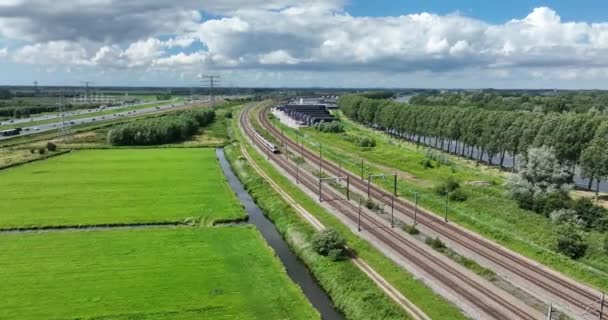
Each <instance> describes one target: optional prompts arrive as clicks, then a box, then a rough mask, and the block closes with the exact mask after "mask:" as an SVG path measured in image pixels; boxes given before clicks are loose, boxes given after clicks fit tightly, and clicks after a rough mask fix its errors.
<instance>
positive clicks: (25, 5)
mask: <svg viewBox="0 0 608 320" xmlns="http://www.w3.org/2000/svg"><path fill="white" fill-rule="evenodd" d="M15 18H16V19H15ZM201 73H215V74H221V75H222V79H223V80H224V83H225V84H233V85H237V86H273V87H310V86H324V87H424V88H455V87H457V88H480V87H494V88H567V89H578V88H581V89H608V1H599V0H595V1H592V0H579V1H566V0H559V1H523V0H514V1H473V0H451V1H447V0H444V1H438V0H426V1H423V0H410V1H396V0H375V1H356V0H346V1H344V0H307V1H301V0H272V1H269V0H230V1H226V0H206V1H198V0H146V1H124V0H103V1H101V0H88V1H79V2H74V1H72V0H11V1H9V2H8V3H6V2H5V3H4V4H3V5H0V85H3V84H31V83H32V82H33V81H35V80H37V81H39V83H41V84H58V85H79V84H80V83H81V82H82V81H85V80H86V81H94V82H95V83H96V84H98V85H145V86H181V85H183V86H194V85H197V84H200V80H199V78H198V76H199V74H201Z"/></svg>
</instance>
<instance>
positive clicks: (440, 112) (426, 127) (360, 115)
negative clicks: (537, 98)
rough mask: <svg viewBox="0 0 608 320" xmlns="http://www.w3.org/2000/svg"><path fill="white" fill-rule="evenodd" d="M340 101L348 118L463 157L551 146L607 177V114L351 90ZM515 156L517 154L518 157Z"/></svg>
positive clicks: (564, 159)
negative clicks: (418, 100)
mask: <svg viewBox="0 0 608 320" xmlns="http://www.w3.org/2000/svg"><path fill="white" fill-rule="evenodd" d="M338 105H339V107H340V109H341V110H342V111H343V112H344V114H345V115H346V116H347V117H349V118H350V119H352V120H354V121H357V122H359V123H362V124H365V125H367V126H371V127H374V128H376V129H380V130H385V131H386V132H387V133H390V134H393V135H399V136H401V137H404V138H407V139H409V140H412V141H414V142H416V143H417V144H421V143H424V141H425V139H424V138H425V137H426V138H427V140H426V141H428V139H430V141H433V146H434V147H437V148H440V149H446V147H447V150H450V152H452V153H455V154H458V155H460V156H463V157H471V158H472V157H473V155H474V151H476V154H475V156H476V157H478V159H479V160H481V159H482V158H483V157H484V156H486V157H487V158H488V159H490V160H489V163H490V164H492V163H494V164H496V165H498V166H500V167H501V168H502V167H503V163H504V159H505V155H507V154H508V155H510V156H511V157H512V158H513V159H515V156H516V155H522V156H524V157H525V156H526V154H527V151H528V149H530V148H533V147H540V146H547V147H549V148H551V149H553V151H554V152H555V156H556V157H557V159H558V160H559V162H560V164H561V165H562V166H563V167H564V168H565V169H567V170H568V171H569V172H571V173H572V175H574V172H575V169H576V168H577V166H578V167H580V168H581V169H582V174H583V176H584V177H586V178H590V182H589V187H590V188H591V182H592V181H593V179H595V181H597V182H598V184H599V181H601V180H606V179H607V178H608V120H607V119H606V118H605V117H601V116H597V115H591V114H575V113H557V112H553V113H547V114H544V113H535V112H528V111H497V110H486V109H480V108H475V107H446V106H420V105H411V104H407V103H399V102H394V101H389V100H381V99H369V98H366V97H363V96H360V95H347V96H343V97H341V98H340V99H339V101H338ZM514 161H515V160H514Z"/></svg>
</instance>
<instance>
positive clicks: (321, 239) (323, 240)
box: [311, 229, 346, 261]
mask: <svg viewBox="0 0 608 320" xmlns="http://www.w3.org/2000/svg"><path fill="white" fill-rule="evenodd" d="M311 245H312V248H313V250H315V252H317V253H318V254H320V255H322V256H327V257H329V258H331V259H332V260H334V261H335V260H339V259H340V258H342V257H343V256H344V254H345V253H346V250H345V248H344V246H345V245H346V240H344V238H343V237H342V235H340V233H338V231H336V230H335V229H325V230H321V231H319V232H317V233H315V234H314V235H313V237H312V241H311Z"/></svg>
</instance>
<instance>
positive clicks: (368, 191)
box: [367, 174, 372, 200]
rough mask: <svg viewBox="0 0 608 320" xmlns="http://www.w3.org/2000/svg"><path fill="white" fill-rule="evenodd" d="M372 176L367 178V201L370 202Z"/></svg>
mask: <svg viewBox="0 0 608 320" xmlns="http://www.w3.org/2000/svg"><path fill="white" fill-rule="evenodd" d="M371 180H372V175H371V174H370V175H368V176H367V199H368V200H369V193H370V186H371Z"/></svg>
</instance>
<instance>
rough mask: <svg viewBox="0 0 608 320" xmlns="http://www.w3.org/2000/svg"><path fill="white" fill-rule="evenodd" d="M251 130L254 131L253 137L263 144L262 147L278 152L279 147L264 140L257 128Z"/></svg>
mask: <svg viewBox="0 0 608 320" xmlns="http://www.w3.org/2000/svg"><path fill="white" fill-rule="evenodd" d="M253 132H254V133H255V138H256V139H258V140H259V141H260V142H262V145H264V148H266V150H268V151H270V152H272V153H279V148H277V146H275V145H274V144H273V143H271V142H270V141H268V140H266V138H264V137H262V135H261V134H260V133H259V132H258V131H257V130H253Z"/></svg>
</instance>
